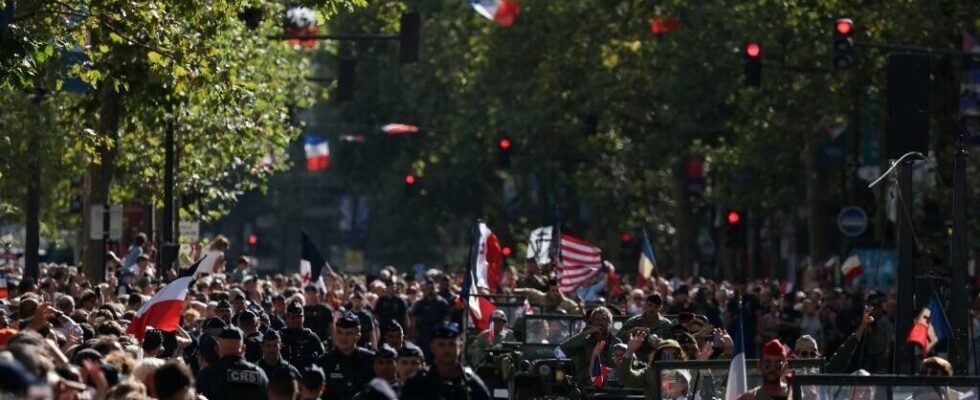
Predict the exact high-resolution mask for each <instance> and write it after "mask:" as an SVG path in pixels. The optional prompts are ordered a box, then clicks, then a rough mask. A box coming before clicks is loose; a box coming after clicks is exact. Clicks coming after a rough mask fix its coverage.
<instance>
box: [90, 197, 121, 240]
mask: <svg viewBox="0 0 980 400" xmlns="http://www.w3.org/2000/svg"><path fill="white" fill-rule="evenodd" d="M108 211H109V226H108V232H106V226H105V222H104V221H105V220H104V218H105V213H106V207H105V205H104V204H92V207H91V208H89V217H90V218H89V230H88V232H89V239H92V240H101V239H102V237H103V236H104V235H105V234H108V235H109V240H122V232H123V208H122V206H121V205H119V204H112V205H110V206H109V210H108Z"/></svg>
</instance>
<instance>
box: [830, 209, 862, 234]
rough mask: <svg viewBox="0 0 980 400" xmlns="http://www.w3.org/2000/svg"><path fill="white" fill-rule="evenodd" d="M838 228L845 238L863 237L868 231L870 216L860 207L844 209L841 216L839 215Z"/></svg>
mask: <svg viewBox="0 0 980 400" xmlns="http://www.w3.org/2000/svg"><path fill="white" fill-rule="evenodd" d="M837 228H838V229H840V233H843V234H844V235H845V236H849V237H857V236H861V235H862V234H863V233H864V231H865V230H867V229H868V214H866V213H865V212H864V210H862V209H861V208H860V207H855V206H849V207H844V209H843V210H841V211H840V214H837Z"/></svg>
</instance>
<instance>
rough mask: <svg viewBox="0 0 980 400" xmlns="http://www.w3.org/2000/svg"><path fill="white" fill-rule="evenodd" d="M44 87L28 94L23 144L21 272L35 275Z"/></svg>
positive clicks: (35, 276) (38, 235)
mask: <svg viewBox="0 0 980 400" xmlns="http://www.w3.org/2000/svg"><path fill="white" fill-rule="evenodd" d="M44 94H45V92H44V89H43V88H40V87H38V88H35V89H34V93H32V94H31V102H32V103H33V104H34V108H35V115H34V118H35V123H34V132H31V134H30V138H29V139H28V143H27V148H28V153H30V156H28V158H27V159H28V161H27V171H28V172H27V178H28V179H27V197H26V198H25V199H24V216H25V221H24V234H25V238H24V275H25V277H30V278H32V279H34V280H35V282H36V281H37V279H38V274H39V264H40V262H41V260H40V257H39V256H38V251H39V250H40V247H41V163H40V160H38V157H40V154H41V152H40V146H41V115H43V113H42V112H41V102H43V101H44Z"/></svg>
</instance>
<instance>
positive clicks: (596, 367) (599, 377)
mask: <svg viewBox="0 0 980 400" xmlns="http://www.w3.org/2000/svg"><path fill="white" fill-rule="evenodd" d="M599 355H600V353H596V354H593V355H592V371H591V374H592V384H593V385H595V387H597V388H601V387H603V386H605V385H606V380H607V379H609V367H607V366H605V365H602V360H601V359H600V358H599Z"/></svg>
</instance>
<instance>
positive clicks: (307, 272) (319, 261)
mask: <svg viewBox="0 0 980 400" xmlns="http://www.w3.org/2000/svg"><path fill="white" fill-rule="evenodd" d="M301 232H302V235H303V238H302V240H303V243H302V247H303V249H302V252H303V253H302V254H301V255H300V260H299V275H300V277H302V279H303V285H304V286H306V285H311V284H312V285H316V287H318V288H320V290H322V291H323V292H324V293H326V292H327V285H326V284H324V282H323V268H324V267H326V268H327V271H330V272H333V271H332V270H331V269H330V266H328V265H327V260H326V259H325V258H323V255H322V254H320V250H317V248H316V245H315V244H313V240H311V239H310V236H309V235H307V234H306V231H305V230H303V231H301Z"/></svg>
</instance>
